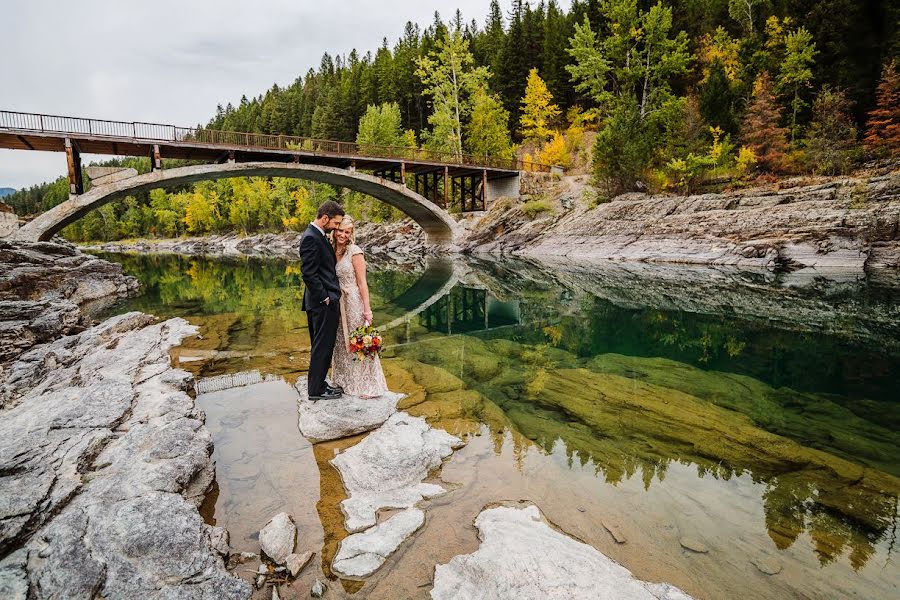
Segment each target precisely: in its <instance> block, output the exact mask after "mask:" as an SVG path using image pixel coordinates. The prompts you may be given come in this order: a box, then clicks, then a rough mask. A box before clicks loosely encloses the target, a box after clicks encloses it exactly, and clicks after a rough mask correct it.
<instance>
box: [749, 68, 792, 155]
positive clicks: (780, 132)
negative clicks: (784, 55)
mask: <svg viewBox="0 0 900 600" xmlns="http://www.w3.org/2000/svg"><path fill="white" fill-rule="evenodd" d="M780 121H781V109H780V108H779V106H778V103H777V101H776V99H775V95H774V93H773V92H772V79H771V77H770V76H769V73H768V72H767V71H763V72H762V73H760V74H759V76H758V77H757V78H756V81H755V82H754V84H753V99H752V100H751V102H750V106H748V107H747V114H746V115H745V116H744V122H743V126H742V131H741V136H742V138H743V140H744V144H745V145H746V147H747V148H749V149H750V150H751V151H752V152H753V156H754V157H755V158H756V164H757V166H758V167H759V168H760V169H762V170H763V171H768V172H778V171H780V170H781V169H783V167H784V163H785V155H786V153H787V150H788V143H787V130H786V129H785V128H784V127H781V126H780V125H779V122H780Z"/></svg>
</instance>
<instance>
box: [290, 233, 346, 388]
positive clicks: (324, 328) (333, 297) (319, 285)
mask: <svg viewBox="0 0 900 600" xmlns="http://www.w3.org/2000/svg"><path fill="white" fill-rule="evenodd" d="M300 258H301V260H302V263H301V266H300V269H301V276H302V277H303V283H304V284H305V285H304V290H303V310H305V311H306V321H307V325H308V328H309V339H310V342H311V348H310V353H309V374H308V380H309V388H308V389H309V395H310V396H319V395H321V394H323V393H324V392H325V374H326V373H327V372H328V367H329V366H330V365H331V356H332V354H333V353H334V342H335V338H336V337H337V326H338V316H339V315H340V310H341V309H340V302H339V301H340V299H341V285H340V282H339V281H338V276H337V270H336V269H335V264H336V260H335V256H334V248H332V247H331V243H330V242H329V241H328V238H326V237H325V236H324V235H323V234H322V232H321V231H319V230H318V229H316V227H315V226H314V225H310V226H309V227H307V228H306V231H305V232H303V237H302V238H301V239H300ZM326 298H328V300H329V302H328V304H326V303H325V299H326Z"/></svg>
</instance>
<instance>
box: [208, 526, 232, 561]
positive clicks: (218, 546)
mask: <svg viewBox="0 0 900 600" xmlns="http://www.w3.org/2000/svg"><path fill="white" fill-rule="evenodd" d="M206 530H207V532H208V533H209V543H210V546H212V548H213V550H215V551H216V552H218V553H219V554H221V555H222V556H223V557H225V558H227V557H228V555H229V554H231V547H230V546H229V545H228V541H229V540H228V530H227V529H225V528H224V527H214V526H212V525H207V526H206Z"/></svg>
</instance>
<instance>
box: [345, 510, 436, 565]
mask: <svg viewBox="0 0 900 600" xmlns="http://www.w3.org/2000/svg"><path fill="white" fill-rule="evenodd" d="M424 524H425V513H424V512H422V511H421V510H419V509H418V508H408V509H406V510H404V511H403V512H401V513H398V514H396V515H394V516H393V517H391V518H390V519H388V520H387V521H385V522H384V523H380V524H378V525H376V526H375V527H371V528H369V529H368V530H366V531H365V532H363V533H354V534H353V535H351V536H349V537H346V538H344V539H343V540H342V541H341V547H340V550H338V553H337V556H335V558H334V562H332V563H331V568H332V570H334V571H335V572H336V573H338V574H340V575H344V576H348V577H365V576H367V575H371V574H372V573H374V572H375V571H376V570H377V569H378V568H379V567H380V566H381V565H383V564H384V561H385V560H387V557H388V556H390V555H391V554H393V553H394V552H395V551H396V550H397V548H399V547H400V544H402V543H403V542H404V541H405V540H406V539H408V538H409V536H411V535H412V534H414V533H415V532H416V531H418V529H419V528H420V527H421V526H422V525H424Z"/></svg>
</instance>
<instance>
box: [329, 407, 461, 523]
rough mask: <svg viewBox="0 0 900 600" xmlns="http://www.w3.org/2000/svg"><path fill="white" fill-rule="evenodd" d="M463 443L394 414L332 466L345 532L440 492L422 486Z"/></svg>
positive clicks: (416, 420)
mask: <svg viewBox="0 0 900 600" xmlns="http://www.w3.org/2000/svg"><path fill="white" fill-rule="evenodd" d="M462 445H463V442H462V441H461V440H460V439H459V438H457V437H454V436H452V435H450V434H449V433H447V432H446V431H443V430H440V429H433V428H432V427H430V426H429V425H428V424H427V423H426V422H425V419H423V418H420V417H411V416H410V415H408V414H406V413H404V412H399V413H394V414H393V415H392V416H391V417H390V418H389V419H388V420H387V421H386V422H385V423H384V425H382V426H381V427H380V428H379V429H377V430H376V431H374V432H373V433H371V434H369V436H368V437H366V438H365V439H364V440H363V441H361V442H360V443H358V444H356V445H355V446H352V447H351V448H349V449H347V450H345V451H344V452H342V453H341V454H339V455H338V456H336V457H335V458H334V459H333V460H332V461H331V464H333V465H334V466H335V467H336V468H337V470H338V471H339V472H340V473H341V478H342V479H343V481H344V487H345V488H346V490H347V494H348V496H349V497H348V498H347V499H346V500H344V501H343V502H341V510H343V512H344V515H345V516H346V517H347V519H346V528H347V531H349V532H351V533H353V532H357V531H361V530H363V529H366V528H368V527H372V526H373V525H375V521H376V514H377V512H378V511H379V510H380V509H382V508H409V507H412V506H414V505H415V504H416V503H417V502H419V501H421V500H422V499H425V498H432V497H434V496H438V495H440V494H443V493H445V491H446V490H445V489H444V488H443V487H441V486H439V485H436V484H432V483H424V482H423V480H424V479H425V478H426V477H427V476H428V473H429V471H431V470H432V469H434V468H436V467H438V466H439V465H440V464H441V461H442V460H443V459H444V458H446V457H448V456H450V454H451V453H452V452H453V449H454V448H457V447H460V446H462Z"/></svg>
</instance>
